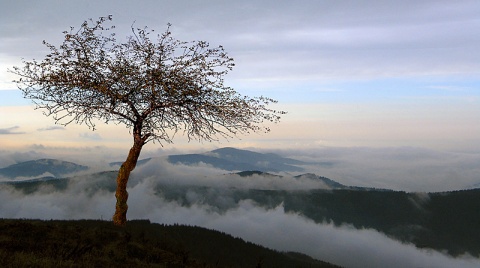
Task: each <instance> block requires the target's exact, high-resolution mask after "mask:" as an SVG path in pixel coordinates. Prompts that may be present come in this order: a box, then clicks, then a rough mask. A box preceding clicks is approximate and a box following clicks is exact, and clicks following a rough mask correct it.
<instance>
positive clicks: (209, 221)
mask: <svg viewBox="0 0 480 268" xmlns="http://www.w3.org/2000/svg"><path fill="white" fill-rule="evenodd" d="M290 155H292V153H290ZM339 155H340V154H339ZM397 157H398V155H397ZM339 159H340V158H339V157H337V158H336V159H335V157H332V158H331V160H328V161H327V159H325V158H323V159H315V158H313V157H312V156H311V155H310V156H309V155H308V154H305V155H304V157H303V159H301V158H298V157H282V156H280V154H272V153H259V152H253V151H249V150H239V149H234V148H222V149H217V150H213V151H209V152H205V153H198V154H174V155H167V156H163V157H149V158H145V159H144V160H143V161H140V162H139V165H138V166H137V168H136V169H135V171H134V172H133V173H132V177H131V178H130V181H129V184H128V191H129V195H130V198H129V212H128V217H129V218H130V219H149V220H150V221H152V222H157V223H166V224H187V225H196V226H202V227H206V228H210V229H214V230H219V231H222V232H225V233H228V234H231V235H233V236H238V237H241V238H243V239H245V240H247V241H251V242H253V243H257V244H260V245H263V246H266V247H269V248H273V249H276V250H281V251H296V252H301V253H304V254H307V255H309V256H312V257H314V258H317V259H320V260H324V261H328V262H330V263H333V264H337V265H341V266H345V267H365V266H369V267H384V266H385V265H387V264H388V266H389V267H411V266H426V267H452V266H459V265H461V266H462V267H475V266H476V265H478V264H479V261H478V256H479V255H480V245H479V244H478V242H477V241H479V240H480V237H478V232H476V230H478V227H479V226H478V224H479V222H480V212H479V211H480V202H478V201H479V200H480V189H468V187H465V188H463V189H458V190H452V191H442V192H433V191H432V192H408V191H399V190H392V189H388V188H386V187H385V188H379V187H375V185H372V186H374V187H360V186H357V185H353V186H352V185H348V184H346V183H344V181H342V182H339V181H336V179H335V178H328V177H324V176H323V175H320V174H322V173H320V172H321V171H322V170H323V171H325V172H326V173H328V172H332V171H331V170H334V169H335V168H341V167H342V165H343V163H342V161H339ZM403 161H405V160H403ZM39 162H40V163H44V162H45V160H38V161H30V162H27V161H26V162H22V163H17V164H14V165H13V167H16V166H18V165H22V166H23V167H24V169H23V171H22V172H26V171H25V170H29V168H28V166H29V165H30V166H31V167H36V166H38V163H39ZM118 165H119V163H118V162H117V163H116V162H111V163H110V164H109V165H106V169H105V170H103V171H99V170H96V169H90V170H89V171H88V170H86V169H85V168H86V167H85V166H84V165H77V164H73V163H71V162H62V161H60V160H58V161H52V162H51V164H50V165H47V166H48V168H44V169H38V168H32V169H31V170H29V171H28V172H31V173H29V174H30V175H31V176H32V177H31V178H28V177H26V176H25V173H22V172H20V170H18V174H17V175H18V176H19V177H15V174H14V173H9V174H10V177H8V178H4V179H2V183H1V184H0V191H1V197H0V198H1V199H2V200H0V201H1V204H2V205H1V206H0V217H2V218H35V219H46V220H50V219H103V220H110V217H111V214H112V209H113V207H114V205H115V198H114V191H115V187H116V184H115V178H116V173H117V171H116V169H117V168H118ZM67 166H69V167H77V168H79V170H77V174H75V173H69V175H68V176H62V174H61V173H58V171H59V170H64V169H65V167H67ZM11 167H12V166H7V167H3V168H2V169H0V171H5V170H7V171H9V170H15V169H12V168H11ZM45 172H48V174H49V175H48V176H43V175H44V174H45ZM89 172H92V173H89ZM313 172H315V173H313ZM372 172H373V171H372ZM55 174H56V175H58V176H55ZM359 176H362V174H359ZM465 215H469V216H468V217H465ZM392 265H393V266H392ZM395 265H397V266H395Z"/></svg>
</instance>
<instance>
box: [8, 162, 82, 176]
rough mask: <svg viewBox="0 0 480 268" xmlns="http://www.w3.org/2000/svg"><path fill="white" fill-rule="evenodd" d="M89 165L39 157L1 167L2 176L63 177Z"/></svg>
mask: <svg viewBox="0 0 480 268" xmlns="http://www.w3.org/2000/svg"><path fill="white" fill-rule="evenodd" d="M87 169H88V167H86V166H82V165H78V164H75V163H72V162H67V161H61V160H56V159H38V160H32V161H27V162H22V163H18V164H13V165H11V166H8V167H5V168H1V169H0V177H6V178H11V179H13V178H16V177H38V176H42V175H44V174H51V175H53V176H54V177H62V176H65V175H68V174H71V173H75V172H79V171H85V170H87Z"/></svg>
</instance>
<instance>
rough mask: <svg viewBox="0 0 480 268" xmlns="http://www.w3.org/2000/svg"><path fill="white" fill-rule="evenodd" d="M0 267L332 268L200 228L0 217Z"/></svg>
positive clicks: (298, 256) (299, 256)
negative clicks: (121, 225) (124, 226)
mask: <svg viewBox="0 0 480 268" xmlns="http://www.w3.org/2000/svg"><path fill="white" fill-rule="evenodd" d="M0 230H2V231H1V233H0V267H337V266H334V265H331V264H328V263H325V262H321V261H317V260H314V259H312V258H310V257H308V256H305V255H303V254H299V253H282V252H277V251H273V250H270V249H266V248H264V247H261V246H258V245H255V244H252V243H248V242H245V241H243V240H242V239H239V238H234V237H232V236H230V235H227V234H224V233H220V232H217V231H212V230H208V229H204V228H200V227H192V226H181V225H173V226H167V225H160V224H152V223H150V222H149V221H130V222H128V224H127V227H126V228H121V227H115V226H114V225H113V224H112V223H111V222H106V221H95V220H83V221H39V220H13V219H0Z"/></svg>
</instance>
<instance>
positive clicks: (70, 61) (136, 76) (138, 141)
mask: <svg viewBox="0 0 480 268" xmlns="http://www.w3.org/2000/svg"><path fill="white" fill-rule="evenodd" d="M111 20H112V16H108V17H100V18H99V20H97V21H94V20H92V19H90V20H87V21H85V22H84V23H83V24H82V25H81V27H80V28H79V29H78V30H77V29H75V28H74V27H70V30H69V31H65V32H63V34H64V35H65V40H64V41H63V43H62V44H61V45H60V46H58V47H56V46H54V45H51V44H49V43H47V42H45V41H43V44H44V45H46V46H47V47H48V48H49V49H50V54H48V55H46V56H45V58H44V59H43V60H42V61H37V60H32V61H25V60H24V61H23V64H24V66H22V67H13V69H12V70H10V72H12V73H15V74H17V75H19V76H20V78H19V79H18V80H15V81H14V82H16V83H17V85H18V87H19V89H20V90H21V91H22V92H23V95H24V97H25V98H28V99H32V100H33V102H34V103H35V105H36V108H37V109H43V110H44V114H45V115H46V116H52V117H53V118H54V120H55V122H56V123H59V124H62V125H68V124H69V123H72V122H75V123H77V124H86V125H87V126H88V127H89V128H91V129H93V130H95V120H101V121H103V122H105V123H108V122H114V123H117V124H125V125H126V127H127V128H129V129H130V132H131V134H132V135H133V146H132V148H131V149H130V152H129V154H128V157H127V159H126V160H125V162H124V163H123V164H122V165H121V167H120V170H119V172H118V177H117V190H116V193H115V197H116V199H117V202H116V210H115V214H114V216H113V221H114V223H115V224H116V225H122V226H123V225H125V224H126V214H127V209H128V206H127V198H128V193H127V190H126V187H127V182H128V178H129V176H130V172H131V171H132V170H133V169H134V168H135V166H136V163H137V160H138V157H139V155H140V152H141V150H142V147H143V146H144V145H145V144H146V143H147V142H149V141H153V142H155V141H156V142H159V143H160V144H161V145H162V146H163V143H171V142H172V139H173V137H174V136H175V134H176V133H177V132H179V131H180V132H183V133H184V134H185V135H186V136H187V137H188V140H189V141H190V140H192V139H193V140H206V141H215V140H218V138H221V137H226V138H230V137H234V136H236V135H237V134H246V133H249V132H262V131H265V132H268V131H269V129H268V127H265V126H262V123H263V122H265V121H270V122H274V123H276V122H278V121H279V120H280V115H281V114H284V113H285V112H283V111H275V110H272V109H269V108H268V107H267V106H268V105H269V104H271V103H275V102H276V101H275V100H273V99H270V98H265V97H256V98H250V97H247V96H242V95H240V94H239V93H237V92H236V91H235V90H234V89H232V88H230V87H227V86H225V85H224V76H225V75H226V74H227V73H228V72H229V71H230V70H232V68H233V66H234V63H233V59H232V58H231V57H229V56H228V55H227V53H226V52H225V51H224V49H223V47H222V46H219V47H215V48H210V46H209V44H208V43H207V42H204V41H193V42H182V41H179V40H177V39H175V38H173V37H172V35H171V32H170V24H169V25H168V28H167V30H166V31H165V32H163V33H162V34H154V31H153V30H149V29H148V28H147V27H145V28H143V29H139V28H134V27H133V25H132V29H131V30H132V34H131V35H130V36H128V37H127V39H125V41H124V42H123V43H121V42H118V41H117V39H116V37H115V33H114V32H113V29H114V28H115V27H114V26H110V27H107V26H105V25H106V24H108V23H109V21H111Z"/></svg>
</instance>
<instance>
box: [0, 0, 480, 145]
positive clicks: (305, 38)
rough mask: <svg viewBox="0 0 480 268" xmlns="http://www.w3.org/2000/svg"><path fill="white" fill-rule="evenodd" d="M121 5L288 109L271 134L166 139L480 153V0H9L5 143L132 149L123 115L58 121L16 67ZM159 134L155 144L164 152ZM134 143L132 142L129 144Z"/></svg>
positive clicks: (0, 69)
mask: <svg viewBox="0 0 480 268" xmlns="http://www.w3.org/2000/svg"><path fill="white" fill-rule="evenodd" d="M109 14H111V15H113V24H115V25H116V26H117V28H116V31H117V35H118V36H126V35H129V34H130V26H131V25H132V23H133V22H134V21H135V25H136V26H139V27H143V26H148V27H149V28H151V29H155V30H156V31H158V32H162V31H163V30H165V28H166V25H167V23H168V22H170V23H172V25H173V26H172V28H171V30H172V33H173V35H174V37H176V38H178V39H181V40H185V41H190V40H205V41H208V42H210V44H211V45H212V46H217V45H223V46H224V47H225V49H226V51H227V52H228V53H229V55H230V56H232V57H233V58H234V59H235V63H236V66H235V68H234V69H233V71H232V72H230V73H229V74H228V76H227V77H226V83H227V84H228V85H229V86H232V87H234V88H235V89H236V90H238V91H239V92H240V93H242V94H245V95H249V96H260V95H264V96H268V97H272V98H274V99H277V100H278V101H279V104H277V105H275V106H274V108H279V109H283V110H286V111H288V114H287V115H286V116H284V117H283V120H282V121H281V122H280V123H279V124H278V125H275V126H272V131H271V133H269V134H265V135H256V134H251V135H250V136H241V137H240V138H241V139H231V140H230V141H228V142H227V141H225V140H222V141H221V143H211V144H210V143H203V144H202V143H198V142H192V143H191V144H189V145H187V143H186V142H185V139H183V138H182V135H181V133H179V135H178V136H177V137H176V139H175V140H174V142H175V143H174V144H173V145H168V144H167V145H165V148H209V147H224V146H234V147H255V148H295V149H301V148H308V149H312V148H316V147H325V146H327V147H328V146H337V147H350V146H366V147H405V146H407V147H423V148H430V149H436V150H447V151H457V152H458V151H460V152H475V153H478V152H480V49H478V48H479V47H480V16H479V14H480V1H478V0H474V1H462V0H458V1H451V0H448V1H438V0H435V1H417V0H415V1H405V0H402V1H337V0H332V1H302V0H301V1H279V0H272V1H253V0H244V1H219V0H216V1H178V0H176V1H153V0H151V1H143V0H137V1H113V0H109V1H101V0H97V1H79V0H78V1H73V0H70V1H61V0H44V1H36V0H30V1H28V0H15V1H13V0H12V1H8V0H3V1H2V2H1V3H0V147H1V148H2V149H4V150H17V149H18V150H20V149H21V150H25V149H27V150H28V149H39V148H46V147H48V148H55V149H57V150H61V149H62V148H63V149H69V150H71V149H78V148H117V149H119V150H125V149H128V148H129V147H130V146H131V138H130V136H129V133H128V130H127V129H125V128H124V127H123V126H115V125H113V124H111V125H103V124H100V125H98V130H96V131H94V132H92V131H90V130H89V129H88V128H86V127H85V126H77V125H73V124H72V125H68V126H67V127H65V128H63V127H61V126H58V125H57V126H56V125H55V124H54V121H53V119H51V118H48V117H45V116H43V115H42V111H40V110H34V109H33V105H31V102H30V101H28V100H24V99H22V97H21V94H20V92H19V91H18V90H16V86H15V85H14V84H13V83H12V82H11V81H12V80H13V79H15V76H13V75H12V74H10V73H8V72H7V68H11V67H12V66H21V59H22V58H25V59H26V60H27V61H28V60H32V59H33V58H35V59H43V57H44V56H45V54H46V53H47V50H46V48H45V47H44V46H43V45H42V40H46V41H48V42H49V43H52V44H56V45H58V44H59V43H60V42H61V39H62V37H63V35H62V31H64V30H67V29H69V27H70V26H74V27H79V26H80V25H81V23H82V22H83V21H84V20H86V19H88V18H94V19H96V18H98V17H100V16H107V15H109ZM156 147H159V145H158V144H156V145H149V147H148V148H151V149H152V150H153V149H155V148H156ZM125 153H126V152H125Z"/></svg>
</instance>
